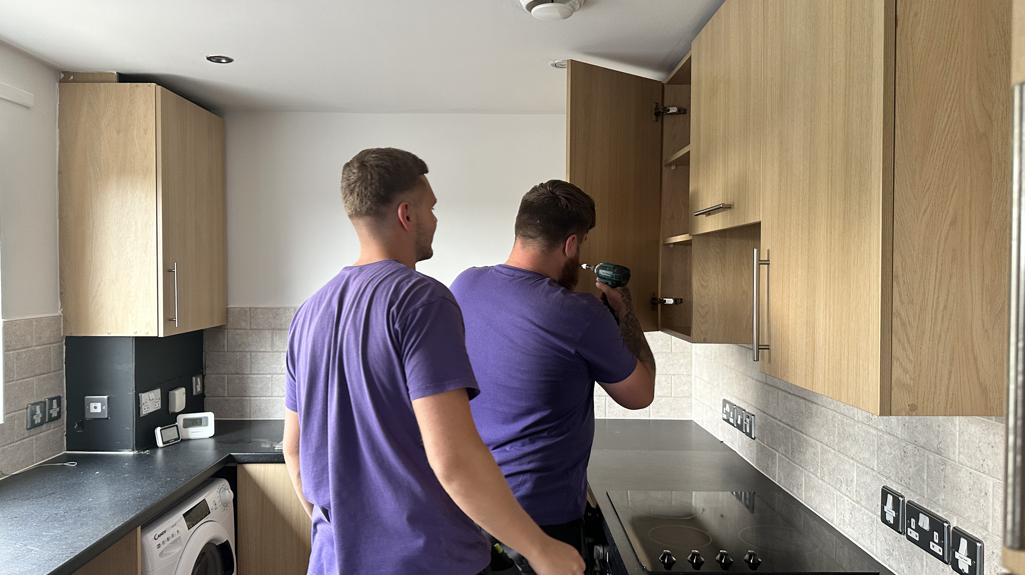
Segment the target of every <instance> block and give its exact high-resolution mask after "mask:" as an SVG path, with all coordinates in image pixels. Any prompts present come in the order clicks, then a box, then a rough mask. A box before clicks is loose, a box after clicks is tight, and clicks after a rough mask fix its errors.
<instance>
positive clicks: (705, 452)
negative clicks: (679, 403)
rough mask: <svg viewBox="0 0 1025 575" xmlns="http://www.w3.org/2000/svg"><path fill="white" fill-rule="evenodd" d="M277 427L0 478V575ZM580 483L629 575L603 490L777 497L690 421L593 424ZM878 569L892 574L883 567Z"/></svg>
mask: <svg viewBox="0 0 1025 575" xmlns="http://www.w3.org/2000/svg"><path fill="white" fill-rule="evenodd" d="M283 426H284V424H283V422H282V421H280V420H277V421H223V420H219V421H218V422H217V435H216V436H214V437H213V438H210V439H202V440H193V441H183V442H181V443H178V444H175V445H172V446H169V447H165V448H163V449H153V450H150V451H145V452H141V453H133V454H113V453H65V454H63V455H60V456H58V457H56V458H53V459H51V460H49V461H48V462H47V463H60V462H66V461H75V462H77V463H78V465H77V466H76V467H65V466H45V467H36V468H34V469H31V470H29V471H27V472H25V473H21V474H19V475H15V476H13V477H9V478H7V479H4V480H2V481H0V525H2V526H3V528H2V529H0V565H2V566H3V568H2V571H3V572H4V573H5V574H9V575H44V574H46V575H70V574H72V573H74V571H75V570H77V569H78V568H80V567H82V566H83V565H85V564H86V563H88V562H89V560H91V559H92V558H94V557H96V556H97V555H99V554H100V553H101V552H102V551H103V550H104V549H106V548H107V547H109V546H110V545H112V544H114V543H116V542H117V541H118V540H120V539H121V538H122V537H124V536H125V535H127V534H128V533H130V532H131V531H132V530H133V529H135V528H136V527H139V526H140V525H143V524H144V523H146V522H147V521H149V520H151V519H153V518H155V517H156V516H157V515H159V514H160V513H161V512H162V511H163V510H164V509H166V508H167V507H169V506H171V505H172V504H173V503H174V502H175V501H177V500H178V499H180V498H182V497H184V496H185V495H187V494H188V493H190V492H191V491H192V490H193V489H195V488H197V487H198V486H199V485H200V484H201V483H202V482H203V481H204V480H206V479H207V478H209V477H210V476H212V475H213V474H214V473H216V472H217V471H218V470H220V469H221V468H222V467H224V466H225V465H228V464H230V463H283V462H284V457H283V455H282V453H281V451H279V450H276V449H274V444H275V443H277V442H279V441H281V437H282V431H283ZM588 481H589V483H590V485H591V489H592V492H593V493H594V495H595V497H596V499H597V500H598V504H599V506H600V507H601V509H602V512H603V513H604V516H605V523H606V534H607V535H608V536H609V537H610V539H611V543H612V544H613V546H614V547H615V548H617V549H618V550H619V551H620V553H617V554H616V555H617V559H618V561H619V562H620V563H621V565H622V566H623V567H625V571H626V573H628V574H629V575H644V570H643V569H642V568H641V566H640V564H639V563H638V562H637V559H636V557H635V556H634V554H633V551H632V548H631V546H630V543H629V540H628V539H627V537H626V533H625V532H624V531H623V527H622V525H621V524H620V522H619V519H618V517H617V516H616V513H615V511H614V510H613V509H612V505H611V502H610V501H609V499H608V496H607V495H606V492H607V491H610V490H612V491H615V490H628V489H629V490H665V491H759V492H762V493H770V492H781V490H780V488H779V487H778V486H776V485H775V484H774V483H773V482H772V481H770V480H769V479H768V478H766V477H765V476H764V475H762V474H761V473H759V472H758V471H757V470H755V469H754V468H753V467H752V466H751V465H750V464H748V463H747V462H746V461H744V459H743V458H741V457H740V456H739V455H737V454H736V453H735V452H733V451H732V450H731V449H729V448H728V447H726V446H725V445H723V444H722V443H721V442H719V441H718V440H717V439H715V438H714V437H713V436H712V435H711V434H709V433H708V432H706V431H705V430H703V429H701V428H700V427H699V426H698V425H697V424H696V423H694V422H692V421H646V420H599V421H598V422H597V424H596V429H595V438H594V449H593V451H592V453H591V464H590V467H589V468H588ZM808 513H810V511H809V512H808ZM819 521H821V520H819ZM823 524H824V522H823ZM826 528H827V529H830V530H831V529H832V528H831V527H828V526H826ZM833 532H835V530H833ZM836 535H837V536H839V537H842V535H839V533H836ZM865 558H868V556H867V554H866V555H865ZM869 560H870V561H871V559H870V558H869ZM872 563H874V562H872ZM879 570H880V573H882V574H883V575H892V573H890V572H889V571H887V570H885V569H884V568H883V567H882V566H879Z"/></svg>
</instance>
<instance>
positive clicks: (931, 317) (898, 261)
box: [695, 0, 1011, 415]
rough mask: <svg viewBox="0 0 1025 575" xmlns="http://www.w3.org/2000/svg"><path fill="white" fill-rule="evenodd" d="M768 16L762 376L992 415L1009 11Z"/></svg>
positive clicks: (897, 405) (858, 401) (815, 7)
mask: <svg viewBox="0 0 1025 575" xmlns="http://www.w3.org/2000/svg"><path fill="white" fill-rule="evenodd" d="M732 3H738V2H733V1H727V3H726V5H725V6H724V8H726V7H728V6H729V5H730V4H732ZM761 4H762V5H763V10H764V19H763V22H764V23H763V27H764V29H763V32H762V37H763V44H764V48H763V50H762V52H763V54H764V71H765V74H766V78H767V82H766V85H767V90H766V100H767V103H768V108H767V109H768V111H769V113H767V114H766V120H767V123H766V125H765V137H764V139H763V142H762V148H763V149H764V150H765V154H766V155H765V157H764V163H763V169H764V180H765V182H766V185H765V186H764V187H763V189H762V202H763V204H762V205H763V207H762V215H763V218H762V247H763V249H764V251H763V257H766V258H767V259H768V260H769V265H768V272H767V277H766V276H764V275H763V277H766V281H765V284H766V285H767V288H768V294H767V296H766V295H763V297H765V298H766V300H767V305H766V306H765V312H764V314H762V315H761V316H760V318H759V319H760V321H762V322H765V324H766V326H767V332H766V334H767V340H768V341H767V342H766V343H767V344H768V345H769V347H770V350H769V351H768V352H766V353H764V354H763V356H762V360H761V369H762V371H763V372H764V373H767V374H769V375H772V376H774V377H777V378H779V379H783V380H785V381H788V382H791V383H793V384H796V385H799V386H801V387H805V388H807V389H810V390H812V391H815V392H818V393H821V394H823V395H826V396H829V397H832V398H834V399H837V400H839V401H841V402H844V403H847V404H849V405H853V406H855V407H858V408H861V409H864V410H866V411H870V412H872V413H876V414H881V415H1002V414H1003V413H1004V407H1005V406H1004V401H1005V371H1006V369H1007V360H1006V357H1007V343H1006V341H1007V329H1008V328H1007V300H1008V286H1007V277H1008V275H1007V274H1008V271H1007V266H1008V257H1009V256H1008V249H1009V237H1010V236H1009V214H1008V202H1007V192H1008V190H1009V188H1010V164H1009V162H1010V147H1009V146H1010V131H1009V127H1010V125H1011V123H1010V106H1011V98H1010V95H1011V93H1010V91H1009V90H1008V89H1007V79H1008V77H1009V74H1010V62H1009V53H1010V50H1009V47H1010V32H1009V28H1010V2H1009V0H985V1H983V2H972V3H961V2H933V1H931V0H897V1H896V2H894V0H874V1H868V2H866V1H854V0H835V1H833V2H816V1H813V0H809V1H791V0H785V1H784V0H771V1H767V2H763V3H761ZM955 48H956V49H955ZM695 57H696V58H697V56H695ZM695 62H696V63H697V62H698V60H695ZM765 273H766V272H764V271H763V274H765Z"/></svg>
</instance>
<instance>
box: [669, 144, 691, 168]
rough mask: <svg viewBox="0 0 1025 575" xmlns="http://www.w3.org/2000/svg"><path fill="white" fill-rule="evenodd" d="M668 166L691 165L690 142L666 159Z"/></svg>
mask: <svg viewBox="0 0 1025 575" xmlns="http://www.w3.org/2000/svg"><path fill="white" fill-rule="evenodd" d="M666 165H667V166H689V165H690V144H688V145H687V146H686V147H685V148H683V149H682V150H680V151H679V152H676V153H675V154H673V155H672V156H669V159H668V160H666Z"/></svg>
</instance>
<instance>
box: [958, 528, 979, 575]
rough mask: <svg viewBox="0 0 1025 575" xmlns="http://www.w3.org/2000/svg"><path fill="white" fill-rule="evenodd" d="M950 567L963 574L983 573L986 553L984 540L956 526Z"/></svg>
mask: <svg viewBox="0 0 1025 575" xmlns="http://www.w3.org/2000/svg"><path fill="white" fill-rule="evenodd" d="M950 542H951V545H950V549H951V551H952V552H953V555H952V556H951V557H950V568H951V569H953V570H954V571H956V572H958V573H961V575H982V574H983V573H984V571H983V567H982V560H983V557H985V553H984V552H983V548H982V541H981V540H979V539H978V538H976V537H973V536H971V535H969V534H968V533H966V532H964V531H962V530H961V529H959V528H957V527H955V528H954V530H953V532H952V533H951V538H950Z"/></svg>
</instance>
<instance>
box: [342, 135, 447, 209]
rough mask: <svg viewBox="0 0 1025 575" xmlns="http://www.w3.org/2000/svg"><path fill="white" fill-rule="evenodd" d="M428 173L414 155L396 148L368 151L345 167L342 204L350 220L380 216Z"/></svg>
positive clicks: (355, 157) (356, 156)
mask: <svg viewBox="0 0 1025 575" xmlns="http://www.w3.org/2000/svg"><path fill="white" fill-rule="evenodd" d="M426 173H427V164H425V163H424V161H423V160H421V159H420V158H418V157H417V156H416V155H415V154H412V153H410V152H407V151H405V150H399V149H396V148H367V149H366V150H363V151H362V152H360V153H358V154H356V155H355V156H353V157H352V159H351V160H349V161H348V162H346V163H345V165H344V166H342V204H343V205H344V206H345V213H347V214H348V215H349V217H350V218H365V217H374V216H378V215H380V214H381V212H382V210H384V209H385V208H387V207H388V206H390V205H391V204H392V202H394V201H395V200H396V199H397V198H398V197H399V196H400V195H401V194H403V193H405V192H408V191H410V190H412V189H413V188H414V187H415V186H416V184H417V182H418V181H419V179H420V176H422V175H424V174H426Z"/></svg>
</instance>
